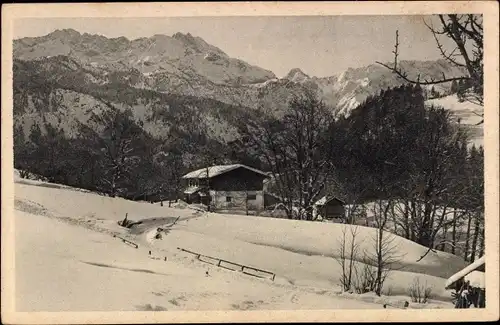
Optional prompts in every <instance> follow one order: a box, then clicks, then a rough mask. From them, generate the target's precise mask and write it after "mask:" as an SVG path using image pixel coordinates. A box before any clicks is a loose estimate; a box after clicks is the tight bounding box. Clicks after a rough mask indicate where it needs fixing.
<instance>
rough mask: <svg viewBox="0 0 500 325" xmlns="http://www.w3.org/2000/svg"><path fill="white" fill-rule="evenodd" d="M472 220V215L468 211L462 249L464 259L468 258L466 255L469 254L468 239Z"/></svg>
mask: <svg viewBox="0 0 500 325" xmlns="http://www.w3.org/2000/svg"><path fill="white" fill-rule="evenodd" d="M471 222H472V217H471V215H470V213H468V220H467V233H466V234H465V249H464V261H467V260H468V255H469V241H470V226H471Z"/></svg>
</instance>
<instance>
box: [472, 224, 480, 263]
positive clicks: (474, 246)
mask: <svg viewBox="0 0 500 325" xmlns="http://www.w3.org/2000/svg"><path fill="white" fill-rule="evenodd" d="M479 222H480V220H479V216H478V215H476V218H475V220H474V237H472V246H471V252H470V255H471V259H470V261H471V263H472V262H474V260H475V259H476V251H477V239H478V237H479V231H480V229H479V225H480V224H479Z"/></svg>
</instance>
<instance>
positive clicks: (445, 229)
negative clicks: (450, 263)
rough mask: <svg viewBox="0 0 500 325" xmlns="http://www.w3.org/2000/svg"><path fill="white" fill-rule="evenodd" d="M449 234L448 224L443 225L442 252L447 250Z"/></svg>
mask: <svg viewBox="0 0 500 325" xmlns="http://www.w3.org/2000/svg"><path fill="white" fill-rule="evenodd" d="M447 235H448V227H447V226H446V225H444V226H443V238H442V242H441V249H440V250H441V251H442V252H445V251H446V246H445V245H446V244H445V242H446V237H447Z"/></svg>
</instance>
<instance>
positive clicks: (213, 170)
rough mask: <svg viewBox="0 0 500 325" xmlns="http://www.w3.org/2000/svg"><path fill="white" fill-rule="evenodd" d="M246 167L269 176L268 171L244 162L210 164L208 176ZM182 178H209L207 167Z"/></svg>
mask: <svg viewBox="0 0 500 325" xmlns="http://www.w3.org/2000/svg"><path fill="white" fill-rule="evenodd" d="M240 167H241V168H246V169H248V170H251V171H253V172H254V173H257V174H261V175H263V176H266V177H267V176H268V175H267V173H265V172H263V171H261V170H258V169H256V168H252V167H249V166H246V165H242V164H233V165H217V166H210V167H208V178H212V177H215V176H218V175H221V174H224V173H227V172H229V171H231V170H235V169H237V168H240ZM182 178H207V168H206V167H205V168H200V169H197V170H195V171H192V172H190V173H187V174H186V175H184V176H182Z"/></svg>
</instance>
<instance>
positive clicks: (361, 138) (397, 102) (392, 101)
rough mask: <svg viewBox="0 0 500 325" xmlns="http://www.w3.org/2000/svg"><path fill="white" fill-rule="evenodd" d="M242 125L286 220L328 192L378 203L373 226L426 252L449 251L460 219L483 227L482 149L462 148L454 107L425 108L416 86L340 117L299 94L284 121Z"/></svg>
mask: <svg viewBox="0 0 500 325" xmlns="http://www.w3.org/2000/svg"><path fill="white" fill-rule="evenodd" d="M241 127H242V130H241V132H242V133H243V134H244V136H245V137H244V138H245V140H246V144H247V146H249V147H252V148H253V149H254V150H256V152H257V153H258V154H259V155H260V156H261V157H262V158H263V160H264V161H265V163H266V164H267V167H268V168H269V169H270V170H271V172H272V175H273V182H274V184H273V185H274V186H273V188H274V191H275V194H277V195H278V196H279V197H281V198H282V201H283V203H284V206H285V210H286V212H287V215H288V217H289V218H298V219H305V220H312V218H313V214H312V213H311V211H312V209H313V204H314V202H315V201H316V200H318V199H319V198H320V197H321V196H323V195H325V194H334V195H337V196H341V197H342V198H344V199H346V201H347V202H348V203H350V207H352V206H353V205H361V204H363V203H364V202H368V201H370V202H376V203H377V204H379V205H380V206H383V207H384V208H383V209H382V210H383V211H384V213H381V214H380V215H381V219H377V220H375V223H376V224H381V225H383V226H382V227H380V228H384V229H388V228H390V229H391V231H393V232H396V233H397V234H399V235H401V236H404V237H405V238H408V239H410V240H413V241H415V242H417V243H419V244H421V245H423V246H425V247H428V248H429V249H435V248H442V247H443V245H448V246H450V247H452V250H451V251H452V252H453V251H454V248H453V247H456V246H457V243H458V240H457V234H458V233H459V232H460V231H461V230H462V229H461V228H460V227H461V226H460V224H461V222H462V221H463V220H464V218H465V216H467V215H471V214H473V217H471V218H472V219H471V220H472V221H471V222H472V224H473V226H472V227H474V228H477V229H480V228H481V224H482V221H481V220H482V218H484V217H483V216H484V213H483V211H484V206H483V197H484V189H483V187H482V186H483V185H482V184H483V178H482V177H483V176H482V166H483V157H482V156H483V154H482V148H479V149H477V148H476V147H471V148H470V149H469V148H468V142H469V136H468V132H467V129H466V128H465V127H464V126H462V125H461V124H460V123H459V122H458V121H457V119H456V118H455V117H454V116H453V114H452V113H451V112H449V111H447V110H445V109H443V108H440V107H426V105H425V104H424V97H423V95H422V89H421V87H420V86H419V85H411V84H406V85H403V86H400V87H397V88H394V89H388V90H384V91H382V92H381V93H380V94H379V95H377V96H372V97H369V98H368V99H367V100H366V101H365V102H364V103H363V104H362V105H360V106H359V107H358V108H357V109H355V110H354V111H352V113H351V116H349V117H348V118H346V117H340V118H338V119H334V118H333V116H332V115H331V113H328V112H327V111H326V108H325V106H324V104H323V103H322V102H321V101H320V100H318V99H317V98H316V97H314V95H312V94H306V95H303V96H301V97H296V98H294V99H293V100H292V101H291V102H290V107H289V111H288V112H287V113H286V114H285V117H284V118H283V119H281V120H277V119H272V118H268V117H266V118H264V119H263V121H262V122H261V123H260V124H259V123H253V124H248V123H245V124H243V125H242V126H241ZM294 209H295V210H294ZM350 219H351V221H353V219H354V218H350ZM476 221H477V222H478V226H477V227H476V223H475V222H476ZM459 228H460V229H459ZM449 230H451V231H452V233H453V234H454V235H453V236H454V237H453V238H452V239H451V240H449V238H448V232H449ZM480 232H481V230H478V233H480ZM468 233H469V234H470V233H475V232H470V231H469V232H468ZM468 237H470V236H468ZM468 246H470V247H472V246H474V247H475V245H472V244H468ZM469 255H470V254H469Z"/></svg>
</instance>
